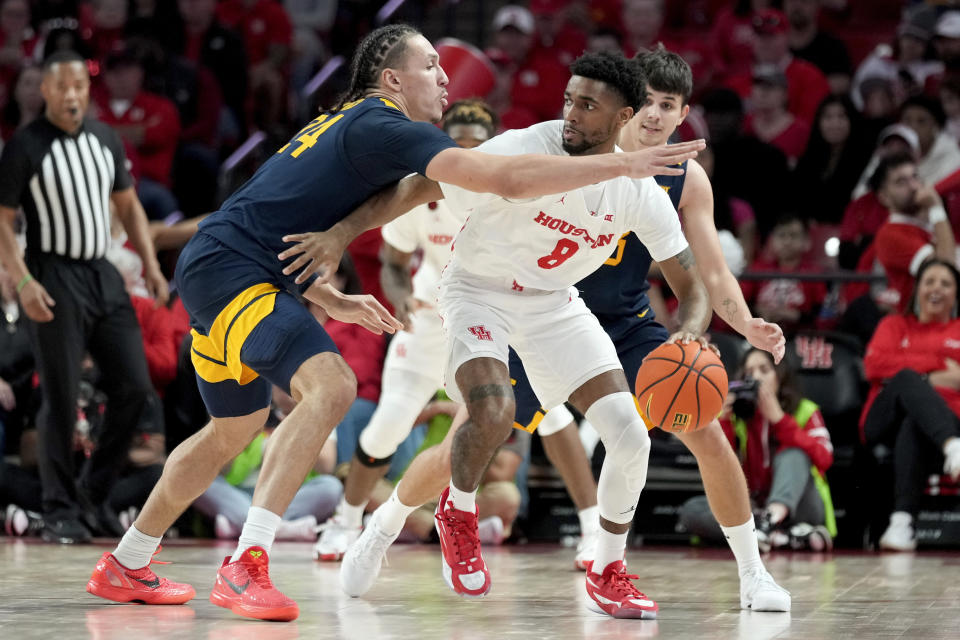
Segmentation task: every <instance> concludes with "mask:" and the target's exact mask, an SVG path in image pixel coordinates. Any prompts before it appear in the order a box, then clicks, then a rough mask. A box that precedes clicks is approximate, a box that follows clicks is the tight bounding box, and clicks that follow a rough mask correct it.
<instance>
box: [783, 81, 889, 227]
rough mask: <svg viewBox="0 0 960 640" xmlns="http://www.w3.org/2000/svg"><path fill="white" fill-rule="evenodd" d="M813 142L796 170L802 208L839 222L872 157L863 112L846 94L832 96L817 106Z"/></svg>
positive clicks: (811, 215)
mask: <svg viewBox="0 0 960 640" xmlns="http://www.w3.org/2000/svg"><path fill="white" fill-rule="evenodd" d="M813 123H814V126H813V131H812V132H811V133H810V142H809V143H808V144H807V149H806V151H805V152H804V153H803V155H802V156H801V157H800V161H799V162H798V163H797V168H796V170H795V171H794V174H793V175H794V185H795V193H796V196H797V198H798V200H799V206H800V210H801V211H803V212H804V214H805V215H807V216H808V217H809V218H811V219H813V220H817V221H819V222H824V223H826V224H840V221H841V220H843V212H844V210H845V209H846V208H847V205H848V204H849V203H850V195H851V194H852V192H853V189H854V187H856V186H857V181H858V180H859V178H860V174H861V173H862V172H863V169H864V167H866V166H867V162H869V160H870V154H871V150H872V146H871V144H872V141H870V140H867V139H866V136H865V133H866V132H865V131H864V130H863V123H862V122H861V116H860V114H859V113H858V112H857V109H856V108H855V107H854V106H853V103H852V102H851V101H850V99H849V98H847V97H846V96H829V97H828V98H826V99H825V100H824V101H823V102H821V103H820V106H819V107H818V108H817V114H816V116H815V117H814V120H813Z"/></svg>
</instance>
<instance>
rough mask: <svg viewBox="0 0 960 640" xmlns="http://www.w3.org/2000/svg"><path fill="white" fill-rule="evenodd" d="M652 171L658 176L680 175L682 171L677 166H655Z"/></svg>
mask: <svg viewBox="0 0 960 640" xmlns="http://www.w3.org/2000/svg"><path fill="white" fill-rule="evenodd" d="M654 173H656V175H658V176H682V175H683V174H684V171H683V169H679V168H677V167H657V168H656V169H654Z"/></svg>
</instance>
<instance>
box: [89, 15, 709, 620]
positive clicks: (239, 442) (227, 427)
mask: <svg viewBox="0 0 960 640" xmlns="http://www.w3.org/2000/svg"><path fill="white" fill-rule="evenodd" d="M446 84H447V76H446V74H444V72H443V69H442V68H441V67H440V64H439V57H438V55H437V52H436V51H435V50H434V48H433V47H432V46H431V44H430V43H429V41H427V39H426V38H424V37H423V36H422V35H421V34H420V33H418V32H417V31H416V30H415V29H413V28H412V27H409V26H406V25H389V26H386V27H382V28H380V29H377V30H375V31H373V32H372V33H370V34H369V35H368V36H367V37H366V38H365V39H364V40H363V42H361V43H360V45H359V46H358V48H357V51H356V53H355V55H354V60H353V63H352V78H351V84H350V88H349V90H348V92H347V94H346V96H345V97H344V99H343V100H342V101H341V103H340V104H339V105H338V106H337V107H336V108H335V109H333V110H332V111H331V112H328V113H325V114H323V115H321V116H319V117H318V118H316V119H315V120H313V121H312V122H310V123H309V124H308V125H307V126H306V127H304V128H303V129H302V130H301V131H300V132H299V133H297V134H296V136H295V137H294V138H293V139H292V140H291V141H290V142H289V143H287V144H286V145H284V146H282V147H281V148H280V149H279V150H278V151H277V152H276V154H274V155H273V157H271V158H270V160H268V161H267V162H266V163H265V164H264V165H263V166H262V167H260V169H259V170H258V171H257V173H256V174H255V175H254V176H253V177H252V178H251V179H250V180H249V181H248V182H247V183H246V184H244V185H243V186H242V187H241V188H240V189H239V190H238V191H237V192H236V193H234V194H233V196H231V197H230V198H228V199H227V201H226V202H224V204H223V205H222V207H221V210H220V211H218V212H216V213H214V214H212V215H211V216H209V217H208V218H207V219H206V220H205V221H204V222H203V223H202V224H201V225H200V229H199V232H198V233H197V234H196V235H195V236H194V238H193V239H192V240H191V241H190V243H189V244H188V245H187V246H186V247H185V249H184V251H183V253H182V254H181V257H180V260H179V262H178V265H177V271H176V283H177V289H178V291H179V292H180V295H181V297H182V299H183V302H184V306H185V307H186V308H187V311H188V312H189V313H190V317H191V324H192V327H193V331H192V332H191V333H192V337H193V344H192V358H193V363H194V366H195V368H196V370H197V378H198V384H199V387H200V392H201V395H202V396H203V399H204V403H205V404H206V406H207V409H208V410H209V413H210V415H211V416H212V420H211V422H210V424H208V425H207V426H206V427H204V428H203V429H202V430H201V431H200V432H198V433H197V434H195V435H194V436H192V437H191V438H189V439H188V440H186V441H185V442H184V443H183V444H181V445H180V446H179V447H177V449H176V450H174V452H173V453H171V455H170V457H169V458H168V460H167V463H166V465H165V468H164V472H163V476H162V477H161V479H160V481H159V482H158V483H157V485H156V487H155V488H154V490H153V492H152V493H151V495H150V497H149V499H148V500H147V502H146V504H145V505H144V508H143V511H141V513H140V516H139V517H138V518H137V520H136V522H135V523H134V525H133V526H132V527H131V528H130V529H129V530H128V531H127V533H126V534H125V535H124V537H123V539H122V540H121V541H120V544H119V546H118V547H117V548H116V549H115V550H114V551H113V553H105V554H104V555H103V557H102V558H101V559H100V561H99V562H98V563H97V566H96V569H95V570H94V572H93V575H92V577H91V579H90V581H89V583H88V585H87V590H88V591H89V592H90V593H93V594H94V595H98V596H100V597H103V598H106V599H109V600H115V601H121V602H129V601H134V600H137V601H142V602H146V603H148V604H179V603H183V602H186V601H187V600H189V599H190V598H192V597H193V596H194V595H195V592H194V589H193V588H192V587H191V586H190V585H187V584H182V583H175V582H171V581H169V580H167V579H165V578H164V579H161V578H158V577H157V576H156V575H155V574H154V573H153V571H151V570H150V568H149V563H150V560H151V557H152V556H153V554H154V553H155V552H156V550H157V548H158V545H159V543H160V537H161V536H162V535H163V532H164V531H166V529H167V528H168V527H169V526H170V525H171V524H172V523H173V522H174V520H176V518H177V517H178V516H179V515H180V514H181V513H182V512H183V511H184V510H185V509H186V508H187V507H188V506H189V505H190V504H191V503H192V502H193V500H194V499H196V498H197V496H199V495H200V494H201V493H202V492H203V491H204V490H205V489H206V488H207V487H208V486H209V485H210V483H211V482H212V481H213V479H214V477H215V476H216V474H217V473H218V472H219V470H220V469H221V468H222V467H223V465H224V464H225V463H226V462H227V461H229V460H230V459H232V458H234V457H235V456H236V455H237V454H238V453H239V452H240V451H242V450H243V449H244V448H245V447H246V446H247V445H248V444H249V443H250V441H251V440H252V439H253V438H254V437H255V436H256V435H257V434H258V433H259V432H260V430H261V429H262V427H263V424H264V422H265V421H266V418H267V413H268V407H269V404H270V395H271V394H270V391H271V385H272V384H275V385H277V386H279V387H280V388H282V389H283V390H284V391H286V392H288V393H290V394H291V395H292V396H293V397H294V398H295V399H296V400H297V402H298V404H297V406H296V408H295V409H294V410H293V411H292V412H291V413H290V414H289V415H288V416H287V417H286V418H285V419H284V420H283V421H282V422H281V423H280V425H279V426H278V427H277V430H276V432H275V434H274V435H273V437H272V439H271V447H270V449H269V451H268V452H267V456H266V459H265V460H264V464H263V469H262V471H261V473H260V477H259V480H258V482H257V487H256V490H255V493H254V496H253V506H252V507H251V508H250V511H249V513H248V516H247V520H246V523H245V524H244V527H243V530H242V532H241V534H240V541H239V543H238V546H237V548H236V550H235V552H234V553H233V555H232V556H228V557H227V558H225V559H224V561H223V564H222V566H221V567H220V570H219V572H218V574H217V580H216V583H215V585H214V589H213V592H212V594H211V596H210V600H211V601H212V602H213V603H214V604H216V605H218V606H221V607H225V608H228V609H230V610H232V611H233V612H234V613H237V614H239V615H243V616H247V617H252V618H261V619H268V620H293V619H295V618H296V617H297V616H298V615H299V608H298V606H297V604H296V602H294V601H293V600H292V599H290V598H288V597H287V596H285V595H284V594H282V593H281V592H280V591H279V590H278V589H276V588H275V587H274V586H273V584H272V582H271V580H270V576H269V564H268V563H269V560H268V554H269V552H270V547H271V544H272V543H273V539H274V535H275V532H276V528H277V525H278V524H279V522H280V517H281V514H283V512H284V511H285V510H286V508H287V506H288V505H289V503H290V501H291V499H292V497H293V495H294V493H295V492H296V490H297V487H299V485H300V483H301V482H302V481H303V478H304V477H305V476H306V474H307V472H308V471H309V469H310V468H311V466H312V465H313V463H314V461H315V460H316V457H317V454H318V453H319V451H320V449H321V447H322V445H323V443H324V441H325V440H326V439H327V436H328V435H329V433H330V431H331V430H332V429H333V427H334V425H336V424H337V423H338V422H339V421H340V419H341V418H342V416H343V415H344V413H345V412H346V410H347V408H348V407H349V406H350V403H351V402H352V401H353V398H354V396H355V394H356V379H355V377H354V375H353V373H352V372H351V371H350V369H349V367H348V366H347V365H346V363H345V362H344V360H343V358H342V357H341V356H340V354H339V353H338V352H337V349H336V346H335V345H334V344H333V342H332V341H331V339H330V338H329V336H328V335H327V334H326V333H325V332H324V331H323V329H322V327H321V326H320V325H319V324H318V323H317V322H316V321H315V320H314V319H313V317H312V316H311V315H310V313H309V312H308V311H307V310H306V308H304V307H303V305H301V304H300V303H299V302H298V300H297V298H296V297H295V295H294V294H297V293H299V294H302V295H303V296H304V297H306V298H307V299H308V300H310V301H312V302H315V303H317V304H318V305H320V306H321V307H323V308H324V309H325V310H326V311H327V313H328V314H329V315H330V316H331V317H334V318H336V319H339V320H343V321H347V322H356V323H358V324H360V325H361V326H364V327H366V328H368V329H370V330H371V331H373V332H375V333H380V332H383V331H387V332H393V331H395V330H396V329H398V328H399V327H400V323H399V322H398V321H397V320H396V319H395V318H393V317H392V316H390V315H389V313H387V311H386V310H385V309H384V308H383V307H382V306H380V304H379V303H377V302H376V301H375V300H374V299H373V298H372V297H370V296H359V297H354V296H344V295H342V294H340V293H339V292H337V291H336V290H335V289H333V288H332V287H331V286H329V285H327V284H325V283H321V282H313V283H310V284H309V285H308V286H307V287H305V288H303V287H296V286H295V285H296V284H297V283H296V282H295V281H294V278H291V277H288V276H287V275H285V273H284V271H283V265H282V263H279V262H278V261H277V254H278V253H280V252H281V251H283V249H284V248H285V247H286V244H285V243H284V242H283V240H282V238H283V237H284V236H286V235H289V234H295V233H297V232H303V231H309V230H312V229H320V230H325V229H328V228H330V227H331V226H332V225H334V224H335V223H336V222H338V221H339V220H341V219H342V218H344V217H345V216H346V215H347V214H348V213H349V212H350V211H352V210H353V209H354V208H355V207H356V206H357V205H359V204H360V203H362V202H364V201H365V200H368V199H369V198H370V197H371V196H373V195H374V194H377V193H378V192H379V193H380V196H381V197H383V198H387V199H389V198H390V197H391V196H396V194H397V181H398V180H400V178H402V177H403V176H406V175H408V174H411V173H418V174H420V175H421V176H427V177H429V178H430V179H431V180H438V181H444V182H449V183H452V184H456V185H459V186H461V187H463V188H466V189H469V190H476V191H481V192H490V193H496V194H500V195H503V196H508V197H513V198H527V197H534V196H542V195H545V194H550V193H556V192H558V191H565V190H568V189H575V188H578V187H581V186H584V185H588V184H592V183H594V182H598V181H602V180H607V179H611V178H615V177H619V176H627V177H638V178H639V177H648V176H650V175H653V174H655V173H658V172H666V173H668V174H670V173H679V170H678V169H675V168H668V167H669V165H672V164H675V163H677V162H680V161H683V160H684V159H686V158H688V157H693V156H694V155H695V152H693V153H683V151H684V149H680V148H677V149H675V150H673V151H670V150H667V151H664V150H663V149H658V150H653V151H642V152H639V153H634V154H625V155H624V156H623V157H620V158H617V157H613V156H612V155H607V156H593V157H589V158H555V157H549V156H540V155H535V156H534V155H528V156H512V157H506V156H493V155H480V154H475V153H472V152H470V151H468V150H465V149H461V148H459V147H457V145H456V143H454V141H453V140H451V139H450V138H449V137H448V136H447V135H446V134H445V133H443V132H442V131H441V130H440V129H438V128H436V127H434V126H432V125H431V124H428V123H429V122H436V121H438V120H439V119H440V117H441V114H442V113H443V109H444V107H445V106H446V93H447V92H446V89H445V86H446ZM694 148H702V142H701V143H698V144H695V145H692V146H691V149H694ZM678 152H679V153H678ZM391 185H392V188H391ZM407 208H409V207H407ZM384 209H385V210H386V211H393V209H391V208H390V207H389V206H385V207H384ZM404 210H406V208H405V209H400V210H399V211H398V212H396V215H399V213H400V212H402V211H404Z"/></svg>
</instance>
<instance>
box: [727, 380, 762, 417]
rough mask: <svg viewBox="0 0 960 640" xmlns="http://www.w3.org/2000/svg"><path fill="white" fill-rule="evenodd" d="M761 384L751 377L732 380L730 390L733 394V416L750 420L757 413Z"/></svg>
mask: <svg viewBox="0 0 960 640" xmlns="http://www.w3.org/2000/svg"><path fill="white" fill-rule="evenodd" d="M759 389H760V382H759V381H757V380H754V379H753V378H751V377H749V376H748V377H746V378H744V379H743V380H731V381H730V385H729V387H728V390H729V392H730V393H732V394H733V414H734V415H736V416H738V417H740V418H743V419H745V420H749V419H750V418H752V417H753V415H754V414H755V413H756V412H757V391H758V390H759Z"/></svg>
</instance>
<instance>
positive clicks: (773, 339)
mask: <svg viewBox="0 0 960 640" xmlns="http://www.w3.org/2000/svg"><path fill="white" fill-rule="evenodd" d="M744 331H745V333H744V337H745V338H746V339H747V342H749V343H750V344H751V345H752V346H754V347H756V348H757V349H763V350H764V351H767V352H769V353H770V355H772V356H773V362H774V364H780V361H781V360H783V354H784V353H785V352H786V349H787V340H786V338H784V337H783V329H781V328H780V325H778V324H774V323H773V322H767V321H766V320H764V319H763V318H750V319H749V320H748V321H747V325H746V327H745V329H744Z"/></svg>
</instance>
